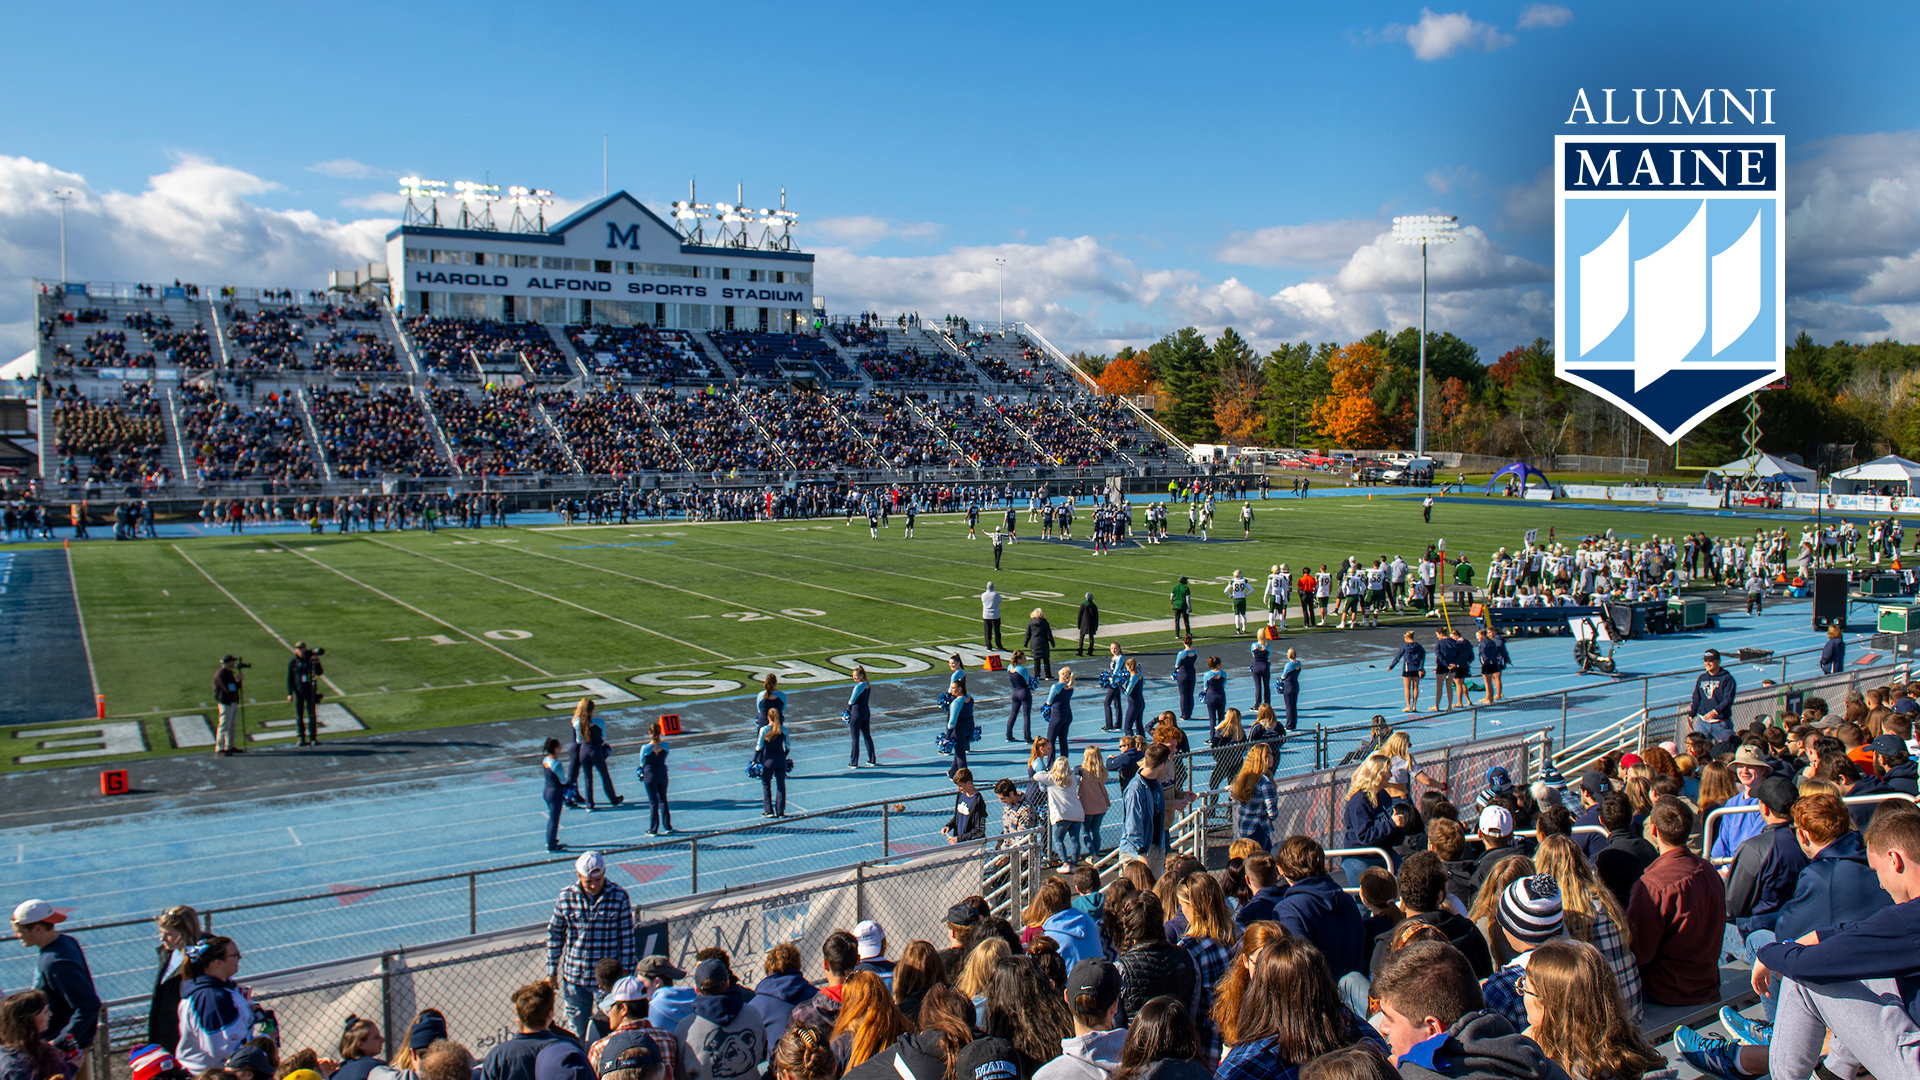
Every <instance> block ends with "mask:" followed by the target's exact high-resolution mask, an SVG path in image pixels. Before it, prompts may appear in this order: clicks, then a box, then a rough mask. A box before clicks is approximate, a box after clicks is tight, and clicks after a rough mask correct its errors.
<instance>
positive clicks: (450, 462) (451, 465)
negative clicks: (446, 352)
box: [409, 383, 467, 476]
mask: <svg viewBox="0 0 1920 1080" xmlns="http://www.w3.org/2000/svg"><path fill="white" fill-rule="evenodd" d="M409 389H411V390H412V391H413V396H414V397H415V398H416V399H418V400H419V402H420V408H421V410H422V411H424V412H425V413H426V414H427V420H428V423H429V426H428V428H427V434H429V435H431V436H433V446H434V449H436V450H438V451H439V452H440V457H441V458H442V459H443V460H445V461H446V463H447V468H448V469H450V470H452V472H453V475H455V476H465V475H466V474H467V473H466V470H465V469H462V468H461V467H460V466H459V464H458V459H456V458H455V457H454V456H453V444H452V443H450V442H448V441H447V429H446V427H445V425H443V424H442V423H441V421H440V411H439V410H438V409H435V408H434V407H433V397H432V395H430V394H428V393H427V390H426V387H424V386H422V385H420V384H419V383H414V384H413V385H412V386H411V387H409ZM461 392H462V393H465V391H461Z"/></svg>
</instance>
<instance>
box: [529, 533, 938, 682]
mask: <svg viewBox="0 0 1920 1080" xmlns="http://www.w3.org/2000/svg"><path fill="white" fill-rule="evenodd" d="M514 550H516V551H518V552H520V553H521V554H522V555H537V556H539V557H540V558H542V559H552V560H553V561H554V562H563V563H568V564H570V565H572V566H578V567H581V568H583V569H586V570H598V571H600V572H601V573H603V574H613V575H614V576H616V577H623V578H626V579H628V580H629V581H638V582H642V583H644V584H647V585H652V586H653V587H655V588H658V589H671V590H672V591H674V592H678V593H686V594H687V595H688V596H697V597H699V598H700V599H702V600H712V601H713V602H714V603H716V604H730V605H736V606H738V607H741V608H743V609H745V610H747V611H752V612H756V613H758V614H761V615H765V616H767V617H768V618H770V619H781V620H784V621H786V622H791V623H799V624H800V625H801V626H805V627H810V628H812V629H815V630H827V631H830V632H832V633H835V634H844V635H846V636H847V637H851V638H859V639H860V640H861V641H869V642H872V643H873V644H875V645H885V644H886V642H884V641H882V640H881V639H879V638H875V637H868V636H867V635H865V634H856V633H854V632H853V631H851V630H842V629H840V628H839V627H837V626H827V625H824V624H821V623H817V622H814V621H813V620H812V619H797V618H795V617H793V616H791V615H782V614H780V613H779V612H778V611H768V610H767V609H766V608H758V607H754V606H753V605H752V604H744V603H741V602H740V601H738V600H722V599H721V598H720V597H717V596H710V595H708V594H706V593H703V592H694V591H693V590H692V589H683V588H681V587H680V586H678V585H669V584H667V583H666V582H664V581H655V580H653V579H652V578H644V577H641V576H640V575H638V574H629V573H627V572H626V571H624V570H615V569H613V568H612V567H610V566H596V565H594V564H593V563H584V562H580V561H578V560H575V559H569V558H565V557H563V556H560V555H551V554H548V553H547V552H544V551H534V550H533V549H531V548H515V549H514ZM651 554H655V555H660V554H665V553H664V552H658V551H656V552H652V553H651ZM667 557H668V558H670V559H671V558H677V557H678V556H673V555H668V556H667ZM685 561H687V562H692V563H699V564H700V565H701V566H720V565H721V564H719V563H710V562H703V561H702V560H700V559H687V560H685ZM721 568H722V569H725V570H734V571H738V572H740V573H747V574H753V575H754V576H756V577H779V575H778V574H762V573H759V572H758V571H754V570H747V569H745V568H743V567H734V566H725V567H721ZM780 580H781V581H788V580H790V579H788V578H780ZM795 584H804V583H801V582H795ZM813 587H814V588H817V589H826V588H827V587H826V586H825V585H815V586H813ZM827 591H828V592H842V591H843V590H840V589H827ZM845 595H847V596H857V597H860V599H862V600H876V601H877V600H879V598H878V597H873V596H862V595H861V594H860V593H845ZM907 606H909V607H911V606H912V605H907ZM920 610H922V611H932V610H933V609H932V608H921V609H920ZM707 651H709V652H711V651H712V650H707ZM714 655H716V656H718V655H719V654H718V653H715V654H714Z"/></svg>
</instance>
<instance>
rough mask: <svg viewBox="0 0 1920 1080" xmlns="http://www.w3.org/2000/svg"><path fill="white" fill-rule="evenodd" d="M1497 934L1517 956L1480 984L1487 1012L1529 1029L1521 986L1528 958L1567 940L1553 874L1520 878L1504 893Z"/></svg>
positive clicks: (1497, 910) (1496, 911) (1496, 920)
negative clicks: (1541, 948)
mask: <svg viewBox="0 0 1920 1080" xmlns="http://www.w3.org/2000/svg"><path fill="white" fill-rule="evenodd" d="M1493 924H1494V928H1495V932H1496V933H1499V934H1501V935H1503V936H1505V938H1506V945H1507V949H1508V951H1510V952H1511V953H1512V954H1513V955H1512V958H1511V959H1509V960H1508V961H1507V963H1506V966H1504V967H1502V968H1501V969H1500V970H1498V971H1496V972H1494V973H1493V974H1492V975H1489V976H1487V979H1486V981H1485V982H1483V983H1481V984H1480V990H1481V993H1482V994H1483V995H1484V996H1485V998H1486V1002H1487V1010H1488V1011H1489V1012H1497V1013H1499V1014H1500V1015H1501V1016H1504V1017H1506V1018H1507V1022H1508V1023H1510V1024H1512V1025H1513V1029H1514V1030H1515V1031H1523V1030H1525V1029H1526V1026H1527V1005H1526V1001H1525V1000H1524V998H1523V997H1522V992H1521V984H1522V982H1523V981H1524V979H1525V977H1526V971H1527V957H1528V956H1529V955H1530V954H1531V953H1532V952H1533V950H1534V949H1535V948H1537V947H1539V946H1541V945H1544V944H1546V943H1547V942H1549V941H1552V940H1553V939H1554V938H1557V937H1564V936H1565V935H1566V932H1567V924H1566V914H1565V912H1564V910H1563V909H1562V907H1561V900H1560V883H1559V882H1557V881H1555V880H1554V879H1553V875H1551V874H1533V875H1531V876H1528V877H1523V878H1517V879H1515V880H1514V881H1513V883H1512V884H1510V885H1508V886H1507V887H1506V888H1505V889H1503V890H1501V892H1500V902H1499V903H1498V904H1497V905H1495V907H1494V909H1493Z"/></svg>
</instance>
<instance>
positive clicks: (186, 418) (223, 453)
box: [180, 383, 320, 483]
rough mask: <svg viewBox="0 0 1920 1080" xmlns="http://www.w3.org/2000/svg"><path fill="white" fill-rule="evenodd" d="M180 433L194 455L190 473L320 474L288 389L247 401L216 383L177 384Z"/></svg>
mask: <svg viewBox="0 0 1920 1080" xmlns="http://www.w3.org/2000/svg"><path fill="white" fill-rule="evenodd" d="M180 426H181V437H182V438H183V439H184V440H186V443H187V451H188V453H189V454H191V455H192V457H193V475H194V478H195V479H196V480H199V481H201V482H203V483H204V482H208V481H219V480H254V479H265V480H275V481H288V480H311V479H313V478H315V477H317V476H319V475H320V466H319V464H318V463H317V462H316V461H315V460H314V457H313V448H312V446H311V445H310V444H309V442H308V440H307V426H306V422H305V420H304V419H303V418H302V417H301V415H300V407H299V405H298V404H297V403H295V402H294V400H293V398H292V396H291V394H288V393H269V394H268V395H267V396H266V398H265V399H264V400H252V399H251V395H249V400H248V401H247V402H245V403H242V402H240V401H236V400H232V399H229V398H225V397H223V396H221V394H220V392H219V390H218V388H217V387H215V386H212V385H203V384H200V383H188V384H186V385H184V386H182V387H181V388H180Z"/></svg>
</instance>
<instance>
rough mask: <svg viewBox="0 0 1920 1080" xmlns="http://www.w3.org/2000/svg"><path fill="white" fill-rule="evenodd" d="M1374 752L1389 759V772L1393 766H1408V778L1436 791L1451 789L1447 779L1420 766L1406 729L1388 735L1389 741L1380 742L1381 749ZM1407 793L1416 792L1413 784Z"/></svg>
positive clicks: (1411, 794) (1410, 794)
mask: <svg viewBox="0 0 1920 1080" xmlns="http://www.w3.org/2000/svg"><path fill="white" fill-rule="evenodd" d="M1374 752H1375V753H1377V754H1381V755H1383V756H1384V757H1385V758H1386V759H1387V764H1388V766H1389V769H1388V772H1389V773H1391V772H1392V769H1391V766H1394V765H1404V766H1406V768H1407V778H1408V779H1409V780H1411V781H1414V782H1415V783H1421V784H1425V785H1426V786H1428V787H1430V788H1432V789H1434V790H1435V791H1450V790H1451V789H1450V788H1448V787H1447V782H1446V781H1444V780H1435V779H1434V778H1433V776H1432V775H1431V774H1429V773H1428V772H1427V771H1426V770H1425V769H1422V768H1421V767H1420V763H1419V762H1417V761H1415V760H1413V739H1412V737H1411V736H1409V735H1408V734H1407V733H1406V731H1405V730H1404V729H1402V730H1400V731H1396V732H1394V733H1393V734H1391V735H1388V736H1387V741H1386V742H1384V743H1382V744H1380V749H1378V750H1376V751H1374ZM1407 794H1408V795H1409V796H1413V795H1415V794H1416V792H1415V790H1414V789H1413V787H1412V786H1411V785H1409V786H1408V788H1407Z"/></svg>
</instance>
